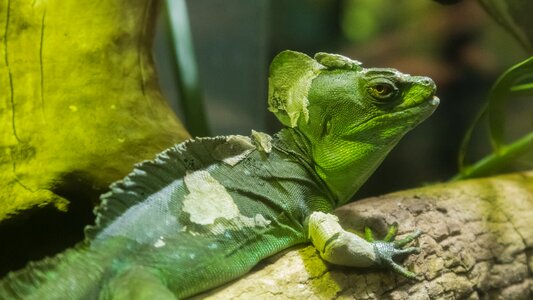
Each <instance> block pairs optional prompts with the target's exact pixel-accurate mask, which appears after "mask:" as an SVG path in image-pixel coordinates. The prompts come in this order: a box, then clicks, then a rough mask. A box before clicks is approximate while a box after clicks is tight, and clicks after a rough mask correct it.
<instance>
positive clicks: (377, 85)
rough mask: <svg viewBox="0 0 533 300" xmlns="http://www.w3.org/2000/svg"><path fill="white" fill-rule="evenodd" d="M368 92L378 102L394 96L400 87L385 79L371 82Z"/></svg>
mask: <svg viewBox="0 0 533 300" xmlns="http://www.w3.org/2000/svg"><path fill="white" fill-rule="evenodd" d="M367 91H368V94H370V96H371V97H372V98H374V99H375V100H377V101H378V102H384V101H386V100H388V99H391V98H394V96H396V93H397V91H398V88H396V86H395V85H394V84H393V83H392V82H389V81H388V80H387V81H384V80H380V81H377V82H373V83H371V84H370V85H369V86H368V87H367Z"/></svg>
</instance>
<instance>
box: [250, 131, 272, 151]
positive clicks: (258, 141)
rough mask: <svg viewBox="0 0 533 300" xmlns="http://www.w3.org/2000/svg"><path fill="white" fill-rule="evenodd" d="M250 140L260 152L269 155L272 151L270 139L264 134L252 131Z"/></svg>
mask: <svg viewBox="0 0 533 300" xmlns="http://www.w3.org/2000/svg"><path fill="white" fill-rule="evenodd" d="M252 140H253V142H254V144H255V146H256V147H257V149H259V150H260V151H263V152H265V153H270V152H271V151H272V137H271V136H270V135H268V134H266V133H264V132H259V131H255V130H252Z"/></svg>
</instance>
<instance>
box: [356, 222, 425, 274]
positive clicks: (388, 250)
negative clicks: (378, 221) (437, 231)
mask: <svg viewBox="0 0 533 300" xmlns="http://www.w3.org/2000/svg"><path fill="white" fill-rule="evenodd" d="M397 231H398V224H397V223H394V224H393V225H392V226H391V227H390V228H389V230H388V232H387V235H386V236H385V237H384V238H383V240H375V239H374V237H373V234H372V231H371V230H370V229H369V228H368V227H367V228H365V238H366V240H367V241H368V242H370V243H372V244H373V245H374V251H375V253H376V256H377V258H378V260H377V261H378V265H381V266H383V267H385V268H390V269H392V270H393V271H395V272H396V273H398V274H400V275H403V276H405V277H407V278H409V279H416V274H415V273H413V272H411V271H409V270H407V269H406V268H405V267H403V266H401V265H399V264H398V263H396V262H395V261H394V260H393V258H395V257H396V256H401V255H407V254H412V253H420V248H418V247H409V248H405V249H403V248H402V247H403V246H405V245H406V244H408V243H410V242H411V241H413V240H415V239H416V238H417V237H419V236H420V235H421V234H422V231H420V230H415V231H414V232H412V233H410V234H409V235H407V236H406V237H404V238H403V239H401V240H398V241H394V238H395V236H396V233H397Z"/></svg>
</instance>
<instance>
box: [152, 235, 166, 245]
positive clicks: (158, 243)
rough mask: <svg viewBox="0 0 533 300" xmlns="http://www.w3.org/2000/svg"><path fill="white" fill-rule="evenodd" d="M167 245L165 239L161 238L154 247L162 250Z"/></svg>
mask: <svg viewBox="0 0 533 300" xmlns="http://www.w3.org/2000/svg"><path fill="white" fill-rule="evenodd" d="M165 245H166V243H165V241H164V240H163V237H162V236H161V237H159V239H158V240H157V241H156V242H155V243H154V247H156V248H161V247H163V246H165Z"/></svg>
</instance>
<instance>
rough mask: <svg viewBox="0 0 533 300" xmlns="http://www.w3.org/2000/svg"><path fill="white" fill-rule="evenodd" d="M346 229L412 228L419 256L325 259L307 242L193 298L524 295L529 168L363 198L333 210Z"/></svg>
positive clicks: (531, 264)
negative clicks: (376, 264) (399, 265)
mask: <svg viewBox="0 0 533 300" xmlns="http://www.w3.org/2000/svg"><path fill="white" fill-rule="evenodd" d="M335 214H336V215H337V216H339V218H340V220H341V223H342V224H343V227H344V228H345V229H353V230H355V231H356V232H361V231H362V230H363V229H364V226H370V227H372V228H373V229H375V230H376V231H377V232H380V233H381V234H384V233H385V231H386V228H387V226H388V225H390V224H392V223H393V222H398V223H399V224H400V228H399V236H401V235H402V234H405V233H407V232H410V231H412V230H414V229H415V228H419V229H421V230H423V231H424V234H423V235H422V236H421V237H420V238H419V239H418V241H416V242H413V244H414V245H418V246H419V247H420V248H421V250H422V251H421V253H420V254H414V255H411V256H409V257H408V258H407V259H405V260H404V261H403V263H404V265H405V266H407V267H408V269H410V270H411V271H414V272H416V273H417V274H418V277H419V281H414V280H409V279H406V278H403V277H401V276H399V275H396V274H394V273H392V272H390V271H384V270H375V269H368V270H362V269H353V268H347V267H339V266H334V265H331V264H328V263H326V262H324V261H323V260H322V259H320V257H319V256H318V253H317V251H316V250H315V249H314V248H313V247H312V246H305V245H304V246H301V247H297V248H293V249H290V250H289V251H287V252H285V253H282V254H280V255H277V256H275V257H271V258H269V259H267V260H266V261H264V262H262V263H261V264H260V265H259V266H257V267H256V268H255V269H254V270H253V272H251V273H250V274H248V275H247V276H245V277H243V278H241V279H240V280H236V281H234V282H232V283H230V284H228V285H226V286H223V287H220V288H217V289H215V290H213V291H210V292H208V293H204V294H202V295H199V296H197V297H195V299H204V298H206V299H531V297H532V296H533V291H532V289H533V275H532V274H533V273H532V269H533V257H532V254H533V172H527V173H519V174H512V175H504V176H498V177H493V178H487V179H475V180H467V181H460V182H454V183H445V184H438V185H434V186H428V187H423V188H418V189H413V190H408V191H402V192H397V193H393V194H389V195H385V196H381V197H374V198H368V199H364V200H361V201H357V202H354V203H351V204H349V205H346V206H343V207H341V208H339V209H337V210H336V211H335Z"/></svg>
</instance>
